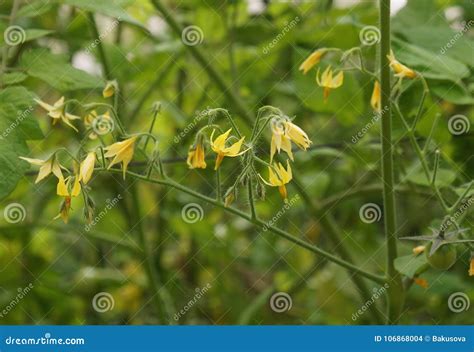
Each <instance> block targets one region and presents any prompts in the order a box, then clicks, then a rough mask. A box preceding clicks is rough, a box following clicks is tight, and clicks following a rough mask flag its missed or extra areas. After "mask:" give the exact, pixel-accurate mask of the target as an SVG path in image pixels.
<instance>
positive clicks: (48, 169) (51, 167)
mask: <svg viewBox="0 0 474 352" xmlns="http://www.w3.org/2000/svg"><path fill="white" fill-rule="evenodd" d="M20 159H22V160H25V161H27V162H29V163H30V164H32V165H36V166H40V169H39V172H38V177H37V178H36V181H35V183H38V182H40V181H41V180H43V179H44V178H46V177H47V176H49V175H50V174H51V173H53V175H54V176H56V178H57V179H58V184H57V186H56V193H57V194H58V195H60V196H64V195H68V194H69V192H68V191H67V186H66V181H65V180H64V176H63V173H62V171H61V165H60V164H59V162H58V161H57V159H56V157H55V156H54V155H53V156H52V157H51V158H49V159H48V160H41V159H31V158H25V157H22V156H20Z"/></svg>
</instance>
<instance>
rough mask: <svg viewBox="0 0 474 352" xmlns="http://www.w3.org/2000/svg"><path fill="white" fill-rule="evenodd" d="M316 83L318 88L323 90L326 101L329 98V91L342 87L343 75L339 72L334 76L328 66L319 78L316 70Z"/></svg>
mask: <svg viewBox="0 0 474 352" xmlns="http://www.w3.org/2000/svg"><path fill="white" fill-rule="evenodd" d="M316 82H317V83H318V85H319V86H320V87H323V88H324V101H326V100H327V98H328V97H329V92H330V91H331V89H336V88H339V87H340V86H342V83H343V82H344V73H343V72H342V71H339V72H338V73H337V74H336V75H335V76H334V72H333V70H332V69H331V66H329V67H328V68H326V70H324V72H323V73H322V75H321V76H320V75H319V69H318V72H317V74H316Z"/></svg>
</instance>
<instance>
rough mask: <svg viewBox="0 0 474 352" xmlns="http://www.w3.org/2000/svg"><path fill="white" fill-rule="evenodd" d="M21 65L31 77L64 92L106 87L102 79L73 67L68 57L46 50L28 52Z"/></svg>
mask: <svg viewBox="0 0 474 352" xmlns="http://www.w3.org/2000/svg"><path fill="white" fill-rule="evenodd" d="M21 64H22V66H23V68H24V69H25V70H26V71H27V73H28V74H29V75H30V76H33V77H36V78H39V79H41V80H43V81H44V82H46V83H48V84H49V85H51V86H52V87H54V88H56V89H57V90H59V91H62V92H66V91H71V90H76V89H98V88H102V87H103V86H104V82H103V80H102V79H101V78H99V77H96V76H92V75H90V74H89V73H87V72H84V71H82V70H79V69H77V68H74V67H72V66H71V65H70V64H69V63H68V62H67V59H66V56H64V55H53V54H51V53H50V52H49V51H48V50H46V49H35V50H31V51H29V52H26V53H25V54H24V55H23V57H22V60H21Z"/></svg>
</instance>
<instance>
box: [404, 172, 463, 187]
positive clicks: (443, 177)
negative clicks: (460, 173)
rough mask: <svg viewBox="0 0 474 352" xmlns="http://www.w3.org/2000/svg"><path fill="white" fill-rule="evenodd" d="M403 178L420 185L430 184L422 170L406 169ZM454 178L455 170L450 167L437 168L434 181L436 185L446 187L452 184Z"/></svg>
mask: <svg viewBox="0 0 474 352" xmlns="http://www.w3.org/2000/svg"><path fill="white" fill-rule="evenodd" d="M405 180H406V181H409V182H413V183H415V184H417V185H420V186H426V187H429V186H430V182H429V181H428V180H427V178H426V176H425V173H424V172H423V171H422V170H419V171H413V170H411V171H408V175H407V176H406V177H405ZM454 180H456V172H454V171H452V170H450V169H439V170H438V172H437V174H436V182H435V183H436V185H437V186H438V187H446V186H449V185H450V184H452V183H453V182H454Z"/></svg>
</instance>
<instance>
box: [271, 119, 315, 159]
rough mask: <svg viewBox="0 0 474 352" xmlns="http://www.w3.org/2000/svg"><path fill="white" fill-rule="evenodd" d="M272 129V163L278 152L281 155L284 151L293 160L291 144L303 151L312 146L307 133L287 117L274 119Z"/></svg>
mask: <svg viewBox="0 0 474 352" xmlns="http://www.w3.org/2000/svg"><path fill="white" fill-rule="evenodd" d="M271 129H272V141H271V144H270V162H272V160H273V156H274V155H275V153H276V151H278V153H279V152H280V150H282V149H283V150H284V151H285V152H286V153H287V154H288V156H289V157H290V159H291V160H293V153H292V151H291V142H293V143H295V144H296V145H297V146H298V148H300V149H303V150H306V149H307V148H308V147H309V146H310V144H311V141H310V139H309V137H308V135H307V134H306V132H305V131H303V130H302V129H301V128H300V127H299V126H297V125H295V124H294V123H293V122H291V121H290V120H289V119H288V118H286V117H284V118H275V119H272V121H271Z"/></svg>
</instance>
